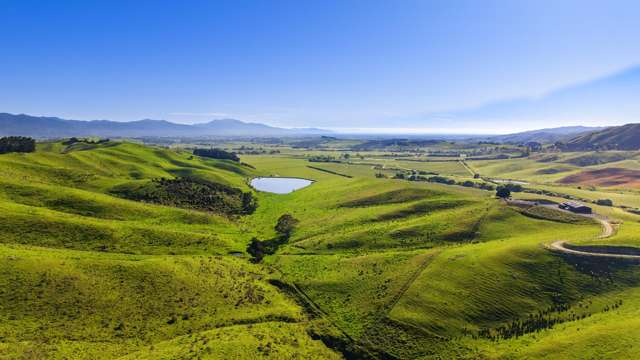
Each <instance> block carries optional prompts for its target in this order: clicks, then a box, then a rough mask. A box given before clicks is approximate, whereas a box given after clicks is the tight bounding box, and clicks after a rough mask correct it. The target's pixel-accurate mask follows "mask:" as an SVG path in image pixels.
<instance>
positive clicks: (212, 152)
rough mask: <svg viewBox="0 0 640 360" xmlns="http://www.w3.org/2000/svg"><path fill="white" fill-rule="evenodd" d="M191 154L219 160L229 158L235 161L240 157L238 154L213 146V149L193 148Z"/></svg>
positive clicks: (238, 160)
mask: <svg viewBox="0 0 640 360" xmlns="http://www.w3.org/2000/svg"><path fill="white" fill-rule="evenodd" d="M193 155H197V156H202V157H208V158H212V159H219V160H231V161H235V162H240V158H239V157H238V155H236V154H235V153H232V152H228V151H224V150H222V149H218V148H213V149H195V150H193Z"/></svg>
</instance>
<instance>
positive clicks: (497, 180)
mask: <svg viewBox="0 0 640 360" xmlns="http://www.w3.org/2000/svg"><path fill="white" fill-rule="evenodd" d="M491 181H493V182H497V183H500V184H518V185H529V183H528V182H526V181H519V180H508V179H491Z"/></svg>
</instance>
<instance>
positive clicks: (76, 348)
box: [0, 142, 640, 359]
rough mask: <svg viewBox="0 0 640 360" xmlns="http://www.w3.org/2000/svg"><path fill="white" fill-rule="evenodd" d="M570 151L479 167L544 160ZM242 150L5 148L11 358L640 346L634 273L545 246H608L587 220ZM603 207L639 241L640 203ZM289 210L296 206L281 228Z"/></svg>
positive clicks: (6, 319) (456, 189)
mask: <svg viewBox="0 0 640 360" xmlns="http://www.w3.org/2000/svg"><path fill="white" fill-rule="evenodd" d="M571 156H573V155H570V154H562V156H561V158H559V159H557V160H554V161H557V162H555V163H553V164H552V165H549V163H546V162H539V161H536V160H535V159H505V160H500V161H497V162H496V161H494V162H489V161H478V162H472V163H471V166H472V167H474V169H475V170H477V169H480V171H482V172H485V173H489V172H492V173H495V174H499V173H501V172H502V173H504V171H512V172H513V173H520V174H533V173H535V172H536V171H539V170H540V169H543V168H548V167H549V166H558V165H557V164H558V162H560V161H563V160H566V159H570V158H571ZM241 160H242V162H244V163H247V164H250V165H251V166H247V165H243V164H241V163H236V162H232V161H227V160H214V159H207V158H200V157H197V156H193V155H192V154H190V153H188V152H182V151H173V150H169V149H166V148H161V147H153V146H144V145H140V144H134V143H128V142H105V143H100V144H82V145H81V146H80V145H78V144H72V145H64V144H63V143H62V142H47V143H40V144H38V147H37V151H36V152H34V153H27V154H15V153H11V154H4V155H0V284H2V285H4V286H2V287H1V288H0V289H2V290H0V319H1V320H2V321H0V357H2V358H42V359H44V358H60V359H62V358H74V359H75V358H79V359H111V358H124V359H139V358H141V359H188V358H203V359H220V358H234V359H235V358H238V359H243V358H246V359H253V358H275V359H289V358H291V359H296V358H298V359H304V358H328V359H331V358H336V359H337V358H354V359H417V358H419V359H431V358H469V359H478V358H487V359H493V358H495V359H503V358H508V359H520V358H539V357H544V358H557V359H573V358H610V359H616V358H634V357H637V356H640V348H637V347H634V346H632V345H633V343H634V340H637V338H638V336H640V326H639V324H637V321H636V320H634V319H635V318H637V316H638V312H639V311H640V301H638V300H637V299H640V297H638V295H639V294H638V293H639V291H640V282H639V281H638V279H640V269H639V267H638V266H637V265H635V264H630V263H626V262H623V261H618V262H616V261H597V260H593V259H584V258H580V257H572V256H569V255H562V254H558V253H554V252H551V251H549V250H547V249H546V248H545V246H544V245H545V244H549V243H551V242H553V241H556V240H559V239H562V240H566V241H569V242H571V243H576V244H600V243H601V242H602V241H603V240H602V239H598V238H597V236H598V234H599V232H600V228H599V226H598V224H596V223H594V222H593V221H588V220H585V219H583V218H578V217H576V216H570V215H568V214H566V213H559V212H557V211H555V210H551V209H549V208H545V207H531V208H528V209H521V208H513V207H511V206H509V205H507V204H506V203H504V202H502V201H499V200H497V199H495V198H494V192H491V191H485V190H480V189H477V188H472V187H463V186H457V185H444V184H437V183H429V182H417V181H407V180H401V179H388V178H376V177H375V176H374V175H375V171H374V169H373V166H375V165H370V164H369V165H367V164H363V163H339V164H321V167H323V168H325V167H326V168H327V169H329V170H331V171H319V170H317V169H314V168H312V167H309V166H308V164H309V162H308V161H307V160H306V159H305V158H303V157H299V156H295V155H290V154H282V155H280V154H271V155H243V156H242V159H241ZM406 163H407V164H410V163H411V162H409V161H407V162H406ZM443 164H444V165H443ZM564 164H565V165H563V166H567V167H569V168H570V169H572V170H571V171H573V172H575V168H574V166H575V165H571V164H567V163H564ZM418 165H420V164H418ZM427 165H428V164H427ZM438 166H440V167H441V168H442V169H443V170H445V171H451V173H450V174H451V175H450V176H456V179H460V180H465V179H467V180H468V179H471V176H472V174H471V173H470V172H469V171H467V170H466V169H465V168H464V167H463V166H462V165H461V164H460V163H459V162H451V163H442V164H440V163H438ZM595 166H599V165H595ZM460 169H462V170H460ZM454 172H455V174H454ZM336 173H338V174H336ZM269 175H272V176H294V177H303V178H308V179H311V180H314V182H313V184H312V185H310V186H308V187H306V188H303V189H300V190H296V191H294V192H292V193H289V194H285V195H278V194H272V193H267V192H257V191H255V190H253V189H251V188H250V187H249V186H248V185H247V184H248V180H249V179H250V178H252V177H255V176H269ZM344 175H348V176H344ZM531 176H534V175H531ZM549 176H554V175H552V174H550V175H549ZM162 179H164V180H162ZM546 186H550V187H552V188H555V187H554V185H546ZM243 194H251V199H252V200H253V201H254V205H256V206H255V208H252V209H251V211H244V207H243V196H244V197H245V198H246V197H248V195H243ZM619 196H625V195H624V194H619ZM551 199H553V200H556V201H557V200H558V199H556V198H551ZM596 210H597V211H599V212H600V211H606V214H608V215H610V216H614V215H615V216H619V217H620V219H622V220H624V221H623V222H622V223H620V224H617V233H616V234H615V235H614V236H613V237H611V238H610V239H608V240H607V241H610V242H611V243H612V244H615V245H626V246H636V245H637V243H638V241H637V239H636V238H637V236H636V235H637V230H638V229H637V228H638V226H637V223H638V218H639V217H638V216H635V215H632V214H629V213H624V214H623V213H622V212H621V210H620V209H617V208H608V207H607V208H604V207H596ZM283 214H290V215H292V216H293V217H294V218H295V219H297V220H298V221H297V222H296V223H295V227H294V230H293V232H292V233H291V234H290V236H287V237H286V238H282V237H281V234H279V233H277V232H276V230H275V228H274V226H275V224H276V221H277V220H278V219H279V218H280V217H281V216H282V215H283ZM252 239H253V240H252ZM274 239H278V244H279V245H280V246H279V247H278V248H277V251H276V252H275V254H271V255H267V256H266V257H265V258H264V259H262V262H259V263H254V262H252V261H250V256H249V254H248V253H247V252H246V249H247V246H248V244H249V243H250V242H252V241H271V240H274ZM576 354H580V356H577V355H576ZM583 355H584V356H583Z"/></svg>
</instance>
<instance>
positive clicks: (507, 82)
mask: <svg viewBox="0 0 640 360" xmlns="http://www.w3.org/2000/svg"><path fill="white" fill-rule="evenodd" d="M639 13H640V3H639V2H637V1H606V2H605V1H585V0H583V1H558V0H556V1H544V0H535V1H517V0H503V1H410V0H402V1H374V0H367V1H364V0H363V1H347V0H342V1H329V0H324V1H243V0H237V1H226V2H216V1H117V0H112V1H29V0H20V1H5V0H0V14H2V22H0V44H1V46H0V81H1V86H0V112H12V113H29V114H35V115H52V116H60V117H65V118H74V119H113V120H120V121H126V120H136V119H142V118H154V119H167V120H171V121H175V122H183V123H193V122H204V121H208V120H211V119H215V118H227V117H233V118H237V119H240V120H249V121H261V122H265V123H268V124H272V125H278V126H315V127H328V128H352V129H362V128H367V129H368V128H403V129H416V128H419V129H428V130H433V129H440V131H449V130H450V129H451V128H452V127H465V128H467V130H468V131H463V132H469V131H471V130H474V131H485V132H505V131H508V130H519V129H526V128H531V127H539V126H545V125H548V126H560V125H566V124H567V120H566V119H563V118H554V117H548V118H544V119H541V120H539V121H537V122H535V126H534V123H528V122H527V121H528V120H521V121H520V122H518V121H513V120H510V119H495V120H494V119H489V120H487V119H473V118H470V119H469V120H467V121H464V122H463V121H461V122H458V123H456V122H450V121H449V120H448V119H449V118H448V117H446V116H445V117H439V116H433V114H442V113H447V114H450V113H456V111H462V110H465V109H473V108H476V107H480V108H481V107H482V106H484V105H485V104H488V103H494V102H496V101H504V100H509V99H517V98H536V97H540V96H544V95H545V94H548V93H553V92H554V91H556V90H557V89H561V88H565V87H570V86H573V85H574V84H580V83H586V82H590V81H592V80H594V79H598V78H602V77H606V76H608V75H610V74H615V73H617V72H620V71H623V70H624V69H629V68H631V67H633V66H636V65H638V64H640V41H638V39H640V26H638V14H639ZM582 120H583V119H582V118H579V117H578V116H576V117H575V118H572V119H571V121H572V122H580V121H582ZM587 120H588V121H587V123H589V124H591V123H594V122H597V121H601V122H608V123H620V122H624V121H626V120H627V119H621V118H617V117H615V116H613V117H611V118H607V119H606V120H602V119H587Z"/></svg>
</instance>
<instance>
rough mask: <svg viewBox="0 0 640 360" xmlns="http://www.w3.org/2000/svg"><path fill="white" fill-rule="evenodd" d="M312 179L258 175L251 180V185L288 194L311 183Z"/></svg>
mask: <svg viewBox="0 0 640 360" xmlns="http://www.w3.org/2000/svg"><path fill="white" fill-rule="evenodd" d="M311 183H313V181H311V180H307V179H298V178H286V177H259V178H255V179H253V180H251V186H253V188H254V189H256V190H258V191H266V192H270V193H274V194H288V193H290V192H292V191H295V190H298V189H302V188H303V187H307V186H309V185H311Z"/></svg>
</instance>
